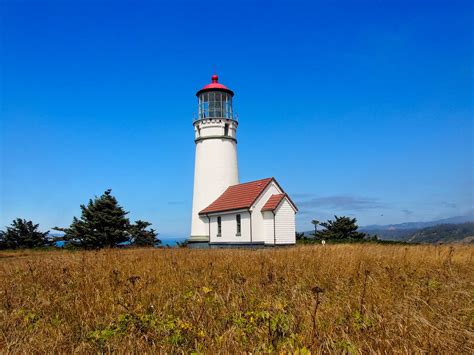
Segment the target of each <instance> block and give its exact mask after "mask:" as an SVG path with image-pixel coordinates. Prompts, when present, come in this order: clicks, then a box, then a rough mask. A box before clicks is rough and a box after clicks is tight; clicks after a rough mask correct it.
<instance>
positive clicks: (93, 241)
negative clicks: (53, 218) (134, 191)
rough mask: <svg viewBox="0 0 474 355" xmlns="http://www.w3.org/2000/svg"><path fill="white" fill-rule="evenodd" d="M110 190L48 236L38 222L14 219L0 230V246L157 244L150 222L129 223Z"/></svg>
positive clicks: (99, 246)
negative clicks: (56, 232) (61, 233)
mask: <svg viewBox="0 0 474 355" xmlns="http://www.w3.org/2000/svg"><path fill="white" fill-rule="evenodd" d="M111 192H112V190H110V189H109V190H107V191H105V192H104V193H103V194H102V195H101V196H100V197H95V198H94V199H93V200H92V199H91V200H89V203H88V204H87V205H81V216H80V217H79V218H77V217H74V218H73V220H72V223H71V225H70V226H69V227H67V228H62V227H54V228H53V229H54V230H57V231H60V232H64V235H62V236H60V237H57V236H56V237H52V236H51V235H50V233H49V231H46V232H41V231H39V225H38V224H34V223H33V222H32V221H27V220H25V219H21V218H17V219H16V220H14V221H13V222H12V224H11V226H9V227H6V229H5V230H4V231H0V249H18V248H44V247H52V246H55V245H57V243H58V242H64V243H65V246H66V247H72V248H83V249H100V248H105V247H109V248H114V247H119V246H139V247H152V246H157V245H159V244H161V241H160V240H159V239H158V238H157V237H158V233H156V231H155V230H154V229H153V228H149V227H150V226H151V223H149V222H146V221H142V220H138V221H135V223H131V222H130V220H129V219H128V218H127V214H128V212H127V211H125V210H124V209H123V207H122V206H120V205H119V203H118V201H117V199H116V198H115V197H114V196H112V194H111Z"/></svg>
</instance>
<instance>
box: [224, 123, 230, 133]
mask: <svg viewBox="0 0 474 355" xmlns="http://www.w3.org/2000/svg"><path fill="white" fill-rule="evenodd" d="M228 135H229V124H228V123H226V124H225V126H224V136H228Z"/></svg>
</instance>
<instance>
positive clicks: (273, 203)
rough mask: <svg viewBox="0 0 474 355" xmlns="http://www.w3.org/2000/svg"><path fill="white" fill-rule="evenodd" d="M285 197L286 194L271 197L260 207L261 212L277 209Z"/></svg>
mask: <svg viewBox="0 0 474 355" xmlns="http://www.w3.org/2000/svg"><path fill="white" fill-rule="evenodd" d="M285 196H286V194H278V195H271V196H270V198H269V199H268V201H267V203H265V204H264V205H263V207H262V212H263V211H273V210H275V208H277V207H278V205H279V204H280V202H281V200H283V198H284V197H285Z"/></svg>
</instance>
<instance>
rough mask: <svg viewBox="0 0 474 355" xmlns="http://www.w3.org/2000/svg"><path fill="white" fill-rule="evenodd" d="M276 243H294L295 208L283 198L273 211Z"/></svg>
mask: <svg viewBox="0 0 474 355" xmlns="http://www.w3.org/2000/svg"><path fill="white" fill-rule="evenodd" d="M275 230H276V242H277V244H295V243H296V236H295V210H294V209H293V207H291V205H290V203H289V202H288V200H287V199H286V198H285V199H283V201H282V202H281V203H280V206H278V208H277V209H276V211H275Z"/></svg>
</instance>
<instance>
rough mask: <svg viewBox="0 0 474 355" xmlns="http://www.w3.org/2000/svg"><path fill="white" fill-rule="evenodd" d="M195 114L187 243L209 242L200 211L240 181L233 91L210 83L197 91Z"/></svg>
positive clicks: (205, 224)
mask: <svg viewBox="0 0 474 355" xmlns="http://www.w3.org/2000/svg"><path fill="white" fill-rule="evenodd" d="M196 96H197V97H198V117H197V119H196V120H195V121H194V123H193V125H194V134H195V138H194V141H195V142H196V158H195V163H194V164H195V165H194V193H193V212H192V213H193V214H192V222H191V237H190V238H189V241H190V242H208V241H209V229H208V225H207V223H208V221H207V218H206V217H205V216H199V212H200V211H202V210H203V209H204V208H206V207H207V206H209V205H210V204H211V203H212V202H213V201H214V200H215V199H216V198H218V197H219V196H220V195H221V194H222V193H223V192H224V191H225V190H226V189H227V188H228V187H229V186H231V185H236V184H238V183H239V171H238V167H237V139H236V133H237V125H238V123H237V119H236V118H235V117H234V113H233V110H232V98H233V96H234V93H233V92H232V90H230V89H228V88H227V87H225V86H224V85H222V84H220V83H219V82H218V77H217V75H213V76H212V82H211V83H210V84H208V85H206V86H204V87H203V88H202V89H201V90H199V91H198V92H197V93H196Z"/></svg>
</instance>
